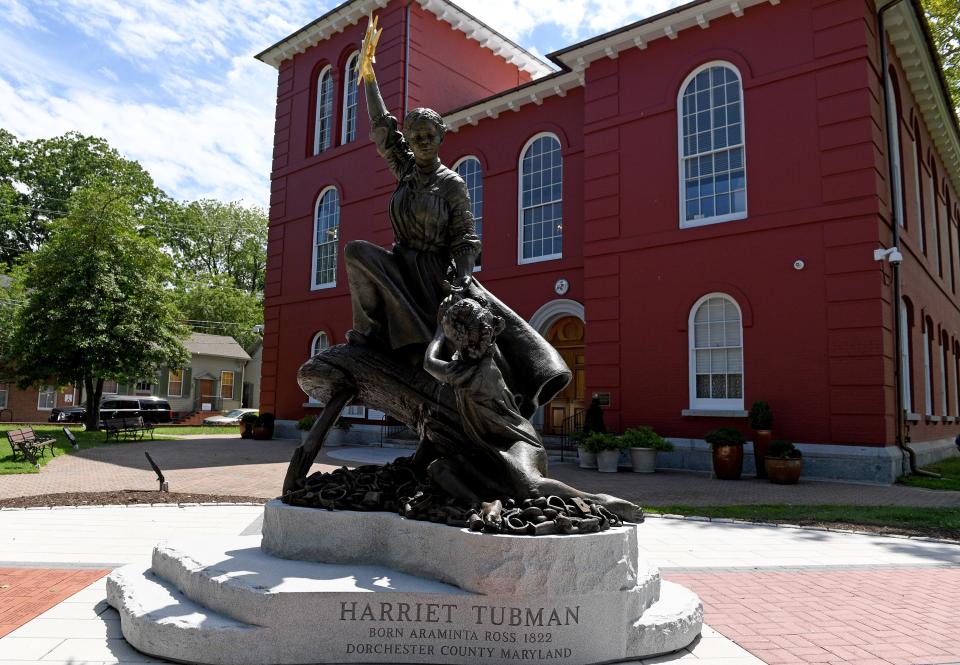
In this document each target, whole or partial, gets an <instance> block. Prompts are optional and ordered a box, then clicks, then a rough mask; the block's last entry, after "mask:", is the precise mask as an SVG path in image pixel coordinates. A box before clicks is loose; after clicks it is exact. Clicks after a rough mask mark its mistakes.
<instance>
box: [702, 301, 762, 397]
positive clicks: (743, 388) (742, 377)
mask: <svg viewBox="0 0 960 665" xmlns="http://www.w3.org/2000/svg"><path fill="white" fill-rule="evenodd" d="M711 298H722V299H724V300H727V301H729V302H731V303H733V306H734V307H736V308H737V315H738V316H739V317H740V362H741V365H742V368H741V370H740V397H738V398H724V399H716V398H703V397H697V347H696V335H695V333H696V320H695V319H696V315H697V310H698V309H700V307H701V305H703V304H704V303H706V302H707V301H708V300H710V299H711ZM714 348H718V347H714ZM723 348H734V347H723ZM687 363H688V368H687V380H688V384H689V385H688V388H689V399H690V409H696V410H702V411H743V403H744V401H743V395H744V394H745V393H746V372H747V364H746V357H745V353H744V339H743V310H742V309H741V308H740V303H738V302H737V299H736V298H734V297H733V296H731V295H730V294H728V293H721V292H714V293H708V294H706V295H704V296H702V297H701V298H700V299H698V300H697V302H695V303H694V304H693V307H691V308H690V313H689V314H688V315H687Z"/></svg>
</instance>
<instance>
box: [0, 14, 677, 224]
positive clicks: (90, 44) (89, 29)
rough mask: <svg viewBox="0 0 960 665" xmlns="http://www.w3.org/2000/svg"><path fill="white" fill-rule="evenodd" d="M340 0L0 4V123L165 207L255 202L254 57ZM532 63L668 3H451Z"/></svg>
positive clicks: (261, 200) (263, 189)
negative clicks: (86, 148) (74, 138)
mask: <svg viewBox="0 0 960 665" xmlns="http://www.w3.org/2000/svg"><path fill="white" fill-rule="evenodd" d="M337 4H339V0H337V1H331V0H312V1H308V0H37V1H36V2H34V1H31V0H0V53H3V55H4V57H3V59H2V60H0V127H2V128H4V129H6V130H8V131H10V132H12V133H14V134H15V135H16V136H18V137H20V138H22V139H35V138H44V137H51V136H57V135H60V134H63V133H65V132H68V131H78V132H80V133H82V134H88V135H95V136H100V137H103V138H105V139H106V140H107V141H109V142H110V144H111V145H112V146H113V147H114V148H116V149H117V150H118V151H120V153H122V154H123V155H124V156H125V157H128V158H130V159H135V160H137V161H139V162H140V163H141V164H142V165H143V166H144V167H145V168H146V169H147V170H148V171H149V172H150V173H151V174H152V175H153V177H154V180H155V181H156V182H157V184H158V185H159V186H160V187H162V188H163V189H164V190H165V191H166V192H167V193H168V194H170V195H171V196H173V197H174V198H177V199H185V200H193V199H198V198H217V199H220V200H223V201H243V202H244V203H246V204H254V205H261V206H265V205H266V202H267V199H268V196H269V177H270V155H271V151H272V144H273V113H274V100H275V95H276V77H277V72H276V70H274V69H273V68H272V67H270V66H268V65H266V64H264V63H261V62H260V61H258V60H255V59H254V57H253V56H254V55H255V54H256V53H259V52H260V51H262V50H263V49H265V48H267V47H268V46H270V45H272V44H274V43H275V42H277V41H278V40H280V39H282V38H284V37H286V36H287V35H289V34H290V33H292V32H293V31H295V30H296V29H298V28H300V27H301V26H303V25H305V24H307V23H309V22H310V21H312V20H314V19H316V18H317V17H319V16H321V15H323V14H324V13H326V12H327V11H329V10H330V9H332V8H333V7H335V6H336V5H337ZM457 4H459V5H460V6H461V7H463V8H464V9H465V10H466V11H468V12H470V13H471V14H473V15H474V16H476V17H477V18H479V19H481V20H483V21H484V22H486V23H487V24H488V25H490V26H491V27H493V28H494V29H496V30H498V31H499V32H501V33H502V34H504V35H506V36H507V37H509V38H510V39H512V40H514V41H515V42H517V43H518V44H520V45H521V46H523V47H525V48H527V49H528V50H530V51H532V52H534V53H536V54H537V55H541V56H542V55H544V54H547V53H550V52H551V51H554V50H557V49H560V48H563V47H565V46H568V45H570V44H572V43H575V42H578V41H581V40H583V39H586V38H588V37H591V36H594V35H597V34H600V33H602V32H606V31H608V30H611V29H613V28H616V27H618V26H621V25H624V24H625V23H629V22H631V21H635V20H638V19H640V18H644V17H647V16H651V15H653V14H656V13H659V12H661V11H664V10H666V9H669V8H670V7H673V6H676V5H678V4H681V0H459V1H458V3H457Z"/></svg>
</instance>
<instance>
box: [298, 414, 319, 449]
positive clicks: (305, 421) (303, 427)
mask: <svg viewBox="0 0 960 665" xmlns="http://www.w3.org/2000/svg"><path fill="white" fill-rule="evenodd" d="M315 422H317V417H316V416H315V415H313V414H310V415H307V416H304V417H303V418H301V419H300V420H298V421H297V429H298V430H300V443H304V442H305V441H306V440H307V435H308V434H309V433H310V428H311V427H313V424H314V423H315Z"/></svg>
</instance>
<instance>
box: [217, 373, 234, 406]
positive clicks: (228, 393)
mask: <svg viewBox="0 0 960 665" xmlns="http://www.w3.org/2000/svg"><path fill="white" fill-rule="evenodd" d="M220 397H221V398H222V399H233V372H232V371H231V370H228V369H225V370H221V372H220Z"/></svg>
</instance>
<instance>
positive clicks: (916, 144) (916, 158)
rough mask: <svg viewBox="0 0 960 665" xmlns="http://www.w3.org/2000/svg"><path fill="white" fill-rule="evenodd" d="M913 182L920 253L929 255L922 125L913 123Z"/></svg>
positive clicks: (915, 121)
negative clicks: (922, 167)
mask: <svg viewBox="0 0 960 665" xmlns="http://www.w3.org/2000/svg"><path fill="white" fill-rule="evenodd" d="M911 154H912V155H913V182H914V184H915V185H916V187H915V188H914V192H915V194H916V206H917V221H918V222H919V224H917V232H918V233H919V234H920V251H921V252H923V253H924V254H926V253H927V226H926V223H925V222H924V220H923V205H924V204H923V180H922V179H921V178H920V164H921V163H922V162H923V149H922V144H921V143H920V124H919V123H918V122H917V120H916V118H914V121H913V151H912V153H911Z"/></svg>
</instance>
